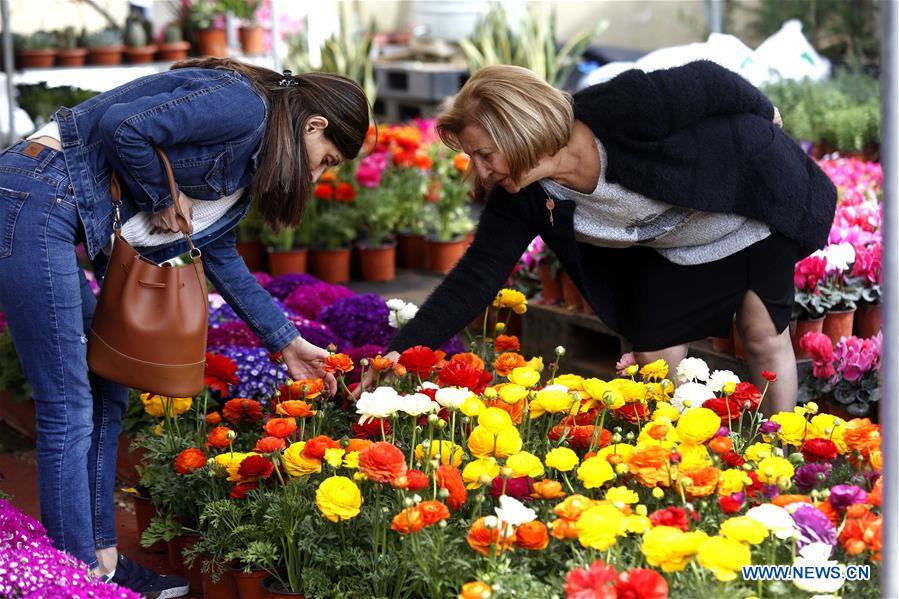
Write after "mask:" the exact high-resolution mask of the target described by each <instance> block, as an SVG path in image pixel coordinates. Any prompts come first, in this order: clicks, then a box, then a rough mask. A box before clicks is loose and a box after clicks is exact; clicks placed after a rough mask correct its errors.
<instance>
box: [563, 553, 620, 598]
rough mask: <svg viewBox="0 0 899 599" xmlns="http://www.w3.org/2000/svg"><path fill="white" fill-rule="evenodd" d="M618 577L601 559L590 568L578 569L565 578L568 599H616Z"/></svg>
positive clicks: (611, 567) (613, 569) (612, 568)
mask: <svg viewBox="0 0 899 599" xmlns="http://www.w3.org/2000/svg"><path fill="white" fill-rule="evenodd" d="M617 578H618V575H617V574H616V573H615V568H614V567H613V566H607V565H605V564H604V563H603V561H602V560H601V559H598V560H596V561H595V562H593V564H592V565H591V566H590V567H589V568H577V569H576V570H572V571H571V572H569V573H568V575H567V576H566V577H565V596H566V597H567V599H615V597H617V596H618V592H617V591H616V590H615V587H614V585H615V583H616V581H617Z"/></svg>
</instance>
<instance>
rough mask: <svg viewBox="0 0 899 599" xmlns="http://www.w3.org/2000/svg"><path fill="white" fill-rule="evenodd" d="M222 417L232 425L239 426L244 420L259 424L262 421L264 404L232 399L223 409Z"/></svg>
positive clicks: (253, 400) (251, 400)
mask: <svg viewBox="0 0 899 599" xmlns="http://www.w3.org/2000/svg"><path fill="white" fill-rule="evenodd" d="M222 416H224V417H225V420H227V421H228V422H230V423H231V424H237V423H238V422H240V421H242V420H243V419H244V418H246V419H247V420H249V421H250V422H257V421H259V420H262V404H261V403H259V402H258V401H256V400H255V399H245V398H235V399H230V400H228V401H227V402H225V407H223V408H222Z"/></svg>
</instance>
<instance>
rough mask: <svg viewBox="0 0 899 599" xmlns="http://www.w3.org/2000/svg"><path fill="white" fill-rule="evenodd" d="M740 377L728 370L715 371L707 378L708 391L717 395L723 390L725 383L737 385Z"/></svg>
mask: <svg viewBox="0 0 899 599" xmlns="http://www.w3.org/2000/svg"><path fill="white" fill-rule="evenodd" d="M739 382H740V377H738V376H737V375H735V374H734V373H733V372H731V371H730V370H716V371H715V372H713V373H712V374H711V376H710V377H709V389H711V390H712V391H714V392H715V393H718V392H719V391H721V390H722V389H723V388H724V384H725V383H739Z"/></svg>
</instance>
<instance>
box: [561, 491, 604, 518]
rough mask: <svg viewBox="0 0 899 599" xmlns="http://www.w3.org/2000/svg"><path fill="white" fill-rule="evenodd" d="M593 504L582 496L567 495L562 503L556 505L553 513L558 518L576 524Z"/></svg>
mask: <svg viewBox="0 0 899 599" xmlns="http://www.w3.org/2000/svg"><path fill="white" fill-rule="evenodd" d="M595 504H596V502H595V501H593V500H592V499H590V498H589V497H586V496H584V495H569V496H568V497H566V498H565V500H564V501H562V502H561V503H558V504H556V507H554V508H553V513H554V514H555V515H557V516H559V517H560V518H564V519H566V520H571V521H572V522H576V521H577V519H578V518H580V517H581V514H582V513H584V511H585V510H586V509H587V508H591V507H593V506H594V505H595Z"/></svg>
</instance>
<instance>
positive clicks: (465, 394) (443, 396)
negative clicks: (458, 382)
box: [434, 387, 473, 410]
mask: <svg viewBox="0 0 899 599" xmlns="http://www.w3.org/2000/svg"><path fill="white" fill-rule="evenodd" d="M472 395H473V393H472V392H471V391H470V390H468V389H466V388H465V387H443V388H441V389H438V390H437V395H435V396H434V399H435V400H437V403H439V404H440V405H441V406H443V407H444V408H449V409H451V410H458V409H459V408H460V407H462V404H464V403H465V400H466V399H468V398H469V397H471V396H472Z"/></svg>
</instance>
